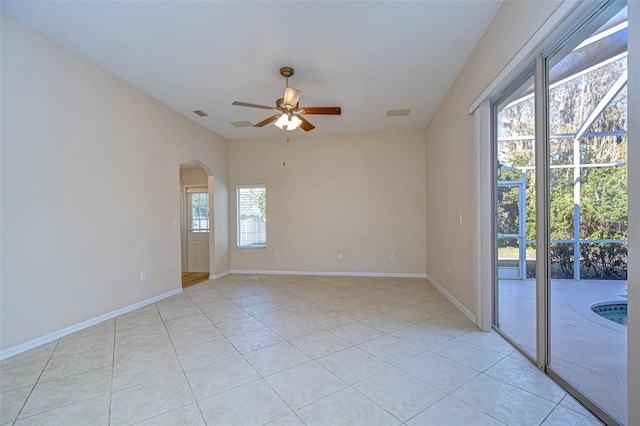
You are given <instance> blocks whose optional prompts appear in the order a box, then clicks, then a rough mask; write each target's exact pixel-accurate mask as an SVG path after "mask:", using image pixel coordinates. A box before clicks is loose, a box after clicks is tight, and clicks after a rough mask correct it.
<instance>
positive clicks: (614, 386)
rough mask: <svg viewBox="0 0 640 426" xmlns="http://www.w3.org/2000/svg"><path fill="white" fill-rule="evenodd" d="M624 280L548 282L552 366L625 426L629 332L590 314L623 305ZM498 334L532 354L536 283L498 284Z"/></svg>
mask: <svg viewBox="0 0 640 426" xmlns="http://www.w3.org/2000/svg"><path fill="white" fill-rule="evenodd" d="M626 296H627V281H596V280H581V281H574V280H552V281H551V294H550V324H549V329H550V333H549V334H550V348H549V352H550V366H551V367H552V368H553V369H554V370H555V371H556V372H557V373H558V374H560V375H561V376H563V377H564V378H565V379H566V380H567V381H568V382H569V383H571V384H572V385H573V386H575V387H576V388H577V389H579V390H580V391H581V392H583V393H584V394H585V395H586V396H587V397H588V398H590V399H591V400H592V401H594V402H595V403H596V404H598V405H599V406H601V407H602V408H603V409H604V410H605V411H608V412H609V414H611V415H612V416H613V417H614V418H616V419H618V420H619V421H621V422H622V423H624V424H626V423H627V392H626V389H627V327H625V326H623V325H620V324H617V323H615V322H613V321H610V320H608V319H605V318H603V317H601V316H599V315H598V314H596V313H595V312H593V311H592V310H591V305H592V304H593V303H596V302H602V301H626V300H627V298H626ZM498 312H499V324H500V329H501V330H502V331H504V332H505V333H506V334H507V335H508V336H509V337H511V338H512V339H513V340H514V341H516V342H517V343H518V344H520V345H521V346H522V348H523V349H524V350H525V351H527V352H528V353H529V354H532V355H535V337H536V331H535V330H536V328H535V327H536V324H535V316H536V315H535V313H536V308H535V280H532V279H530V280H500V281H499V306H498Z"/></svg>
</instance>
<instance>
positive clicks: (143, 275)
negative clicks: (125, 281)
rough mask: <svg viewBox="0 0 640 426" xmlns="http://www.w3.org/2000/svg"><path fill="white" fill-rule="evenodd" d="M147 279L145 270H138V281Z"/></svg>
mask: <svg viewBox="0 0 640 426" xmlns="http://www.w3.org/2000/svg"><path fill="white" fill-rule="evenodd" d="M146 279H147V273H146V272H140V281H144V280H146Z"/></svg>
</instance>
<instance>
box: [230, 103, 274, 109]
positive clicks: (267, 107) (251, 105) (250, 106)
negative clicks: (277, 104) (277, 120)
mask: <svg viewBox="0 0 640 426" xmlns="http://www.w3.org/2000/svg"><path fill="white" fill-rule="evenodd" d="M232 105H237V106H243V107H249V108H261V109H274V108H273V107H272V106H266V105H256V104H248V103H246V102H239V101H234V102H233V104H232Z"/></svg>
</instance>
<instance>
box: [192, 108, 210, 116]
mask: <svg viewBox="0 0 640 426" xmlns="http://www.w3.org/2000/svg"><path fill="white" fill-rule="evenodd" d="M193 113H194V114H196V115H199V116H200V117H208V116H209V114H207V113H206V112H204V111H200V110H199V109H197V110H195V111H193Z"/></svg>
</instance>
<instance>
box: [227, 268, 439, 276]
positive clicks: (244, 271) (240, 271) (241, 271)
mask: <svg viewBox="0 0 640 426" xmlns="http://www.w3.org/2000/svg"><path fill="white" fill-rule="evenodd" d="M231 273H232V274H255V275H320V276H334V277H389V278H427V274H414V273H404V272H325V271H271V270H269V271H267V270H259V269H232V270H231Z"/></svg>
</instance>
